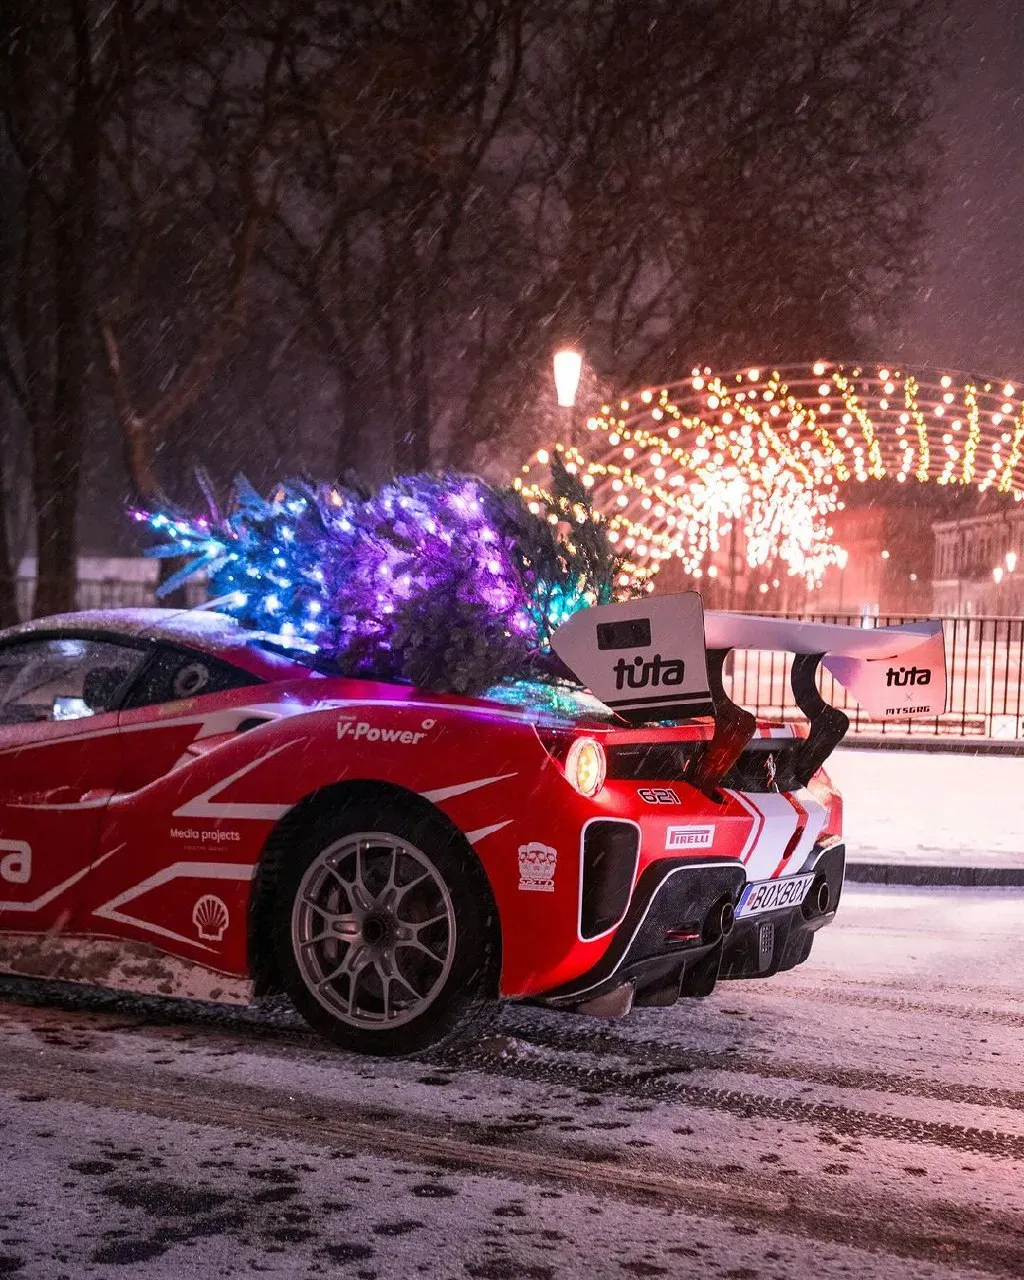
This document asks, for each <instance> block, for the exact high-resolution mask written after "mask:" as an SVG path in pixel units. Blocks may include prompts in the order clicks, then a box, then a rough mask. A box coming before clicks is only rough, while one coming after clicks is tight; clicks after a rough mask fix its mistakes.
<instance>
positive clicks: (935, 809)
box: [825, 748, 1024, 867]
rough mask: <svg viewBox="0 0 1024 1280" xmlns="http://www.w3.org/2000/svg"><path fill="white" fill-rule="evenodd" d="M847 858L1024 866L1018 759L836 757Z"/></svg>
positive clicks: (919, 754) (1023, 795) (1023, 775)
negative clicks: (842, 805) (842, 806)
mask: <svg viewBox="0 0 1024 1280" xmlns="http://www.w3.org/2000/svg"><path fill="white" fill-rule="evenodd" d="M825 767H826V769H827V770H828V772H829V774H830V776H831V777H832V779H833V781H834V782H835V783H836V785H837V786H838V788H839V790H840V791H841V792H842V795H843V803H844V825H845V829H846V843H847V850H848V854H849V857H850V858H851V860H857V859H861V860H867V861H874V860H878V861H882V862H885V861H887V860H890V859H894V860H896V861H921V862H939V863H941V862H962V863H964V864H965V865H969V866H979V867H984V866H1017V867H1024V756H996V755H986V756H977V755H968V754H966V752H955V753H954V752H949V753H945V752H937V751H885V750H879V751H867V750H857V749H852V748H851V749H848V750H844V749H842V748H840V750H838V751H836V752H835V753H834V754H833V755H832V757H831V758H830V759H829V761H828V764H827V765H826V766H825Z"/></svg>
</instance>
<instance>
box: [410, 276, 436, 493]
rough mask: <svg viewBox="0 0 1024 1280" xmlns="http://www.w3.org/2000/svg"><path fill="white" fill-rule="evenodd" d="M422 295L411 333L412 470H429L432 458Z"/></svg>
mask: <svg viewBox="0 0 1024 1280" xmlns="http://www.w3.org/2000/svg"><path fill="white" fill-rule="evenodd" d="M423 302H424V299H423V294H422V291H421V290H419V289H414V290H413V293H412V323H411V325H410V331H409V394H410V396H411V398H412V403H411V404H410V406H409V430H410V432H411V435H412V439H411V440H410V441H409V458H410V461H411V463H412V470H413V471H429V470H430V463H431V456H430V435H431V422H430V368H429V365H428V362H427V339H426V334H425V332H424V327H425V326H424V318H423Z"/></svg>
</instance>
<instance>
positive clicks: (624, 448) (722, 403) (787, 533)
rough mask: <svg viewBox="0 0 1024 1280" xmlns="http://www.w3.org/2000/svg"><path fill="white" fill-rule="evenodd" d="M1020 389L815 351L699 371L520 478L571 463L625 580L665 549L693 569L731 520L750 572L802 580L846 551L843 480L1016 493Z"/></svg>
mask: <svg viewBox="0 0 1024 1280" xmlns="http://www.w3.org/2000/svg"><path fill="white" fill-rule="evenodd" d="M1017 387H1018V384H1016V383H1015V382H1013V381H1005V380H1003V379H999V380H996V379H992V380H990V381H987V382H985V381H981V382H979V381H978V380H976V379H973V378H967V377H965V376H961V375H956V374H953V373H941V374H939V373H935V372H932V371H927V372H926V371H922V372H921V373H919V374H914V373H910V372H908V371H907V370H904V369H900V368H899V367H898V366H892V367H887V366H879V365H875V366H868V365H849V366H848V365H844V364H839V363H832V362H829V361H825V360H818V361H815V362H814V363H813V364H812V365H801V366H785V367H777V368H775V369H765V368H758V367H754V366H743V367H741V368H739V369H734V370H731V371H728V372H726V373H722V374H716V373H714V372H713V371H712V370H711V369H710V368H707V367H703V368H701V367H696V368H694V370H693V373H692V375H691V376H690V377H689V378H687V379H686V380H685V381H682V382H678V383H672V384H670V385H668V386H665V387H662V388H661V389H655V388H652V387H648V388H645V389H643V390H642V391H640V392H638V393H635V394H629V395H626V396H624V397H623V398H622V400H621V402H616V404H617V406H618V405H619V404H625V405H627V406H630V407H629V408H628V409H622V410H620V409H619V408H618V407H616V410H615V411H614V412H613V410H612V408H611V406H610V405H605V406H603V407H602V410H601V413H600V414H599V415H596V416H595V417H593V418H592V419H591V420H590V421H591V423H592V424H593V430H591V431H589V432H588V433H587V437H586V444H585V447H584V449H583V450H581V449H579V448H571V449H570V448H568V447H566V446H563V445H556V446H550V447H549V448H546V449H543V450H541V451H539V452H538V453H537V454H536V455H535V459H536V462H535V463H529V464H527V465H526V466H524V467H523V469H522V474H521V478H520V480H519V481H518V483H519V484H520V485H521V488H522V491H523V494H524V497H526V498H527V500H528V501H531V502H532V501H535V500H537V499H538V495H541V494H543V492H544V484H545V478H544V476H543V475H542V474H541V472H539V471H538V469H537V467H538V465H539V466H541V467H543V466H545V465H546V464H547V462H548V461H549V459H550V458H551V457H552V456H554V455H556V454H561V455H562V456H564V457H565V459H566V460H567V461H571V463H572V465H573V466H574V467H575V468H576V470H577V471H578V472H579V474H580V476H581V477H582V479H583V482H584V483H585V484H587V485H588V490H589V493H590V496H591V499H592V501H593V504H594V506H595V507H596V508H597V509H598V510H601V511H604V512H605V514H606V517H607V525H608V534H609V538H612V539H613V540H615V541H616V544H617V545H619V546H625V547H626V548H627V549H628V550H629V551H630V559H629V561H628V562H627V563H626V564H625V565H624V566H623V574H624V575H625V576H626V578H627V579H628V580H629V581H630V582H632V583H633V584H635V585H647V584H649V583H650V580H651V579H652V578H653V576H654V575H655V574H656V573H657V572H658V570H659V568H660V567H661V565H662V564H663V563H664V562H665V561H666V560H668V559H671V558H676V559H678V560H680V561H682V564H683V567H684V570H685V572H687V573H688V574H690V575H691V576H693V577H697V575H698V572H700V573H701V574H703V573H704V572H705V571H706V570H707V569H708V567H709V564H710V561H711V560H712V559H713V558H714V557H715V556H716V555H721V554H722V553H723V548H724V545H725V538H726V536H727V535H726V533H725V530H726V528H728V527H732V526H733V525H735V526H736V527H737V529H738V531H739V542H740V551H739V554H741V555H742V556H743V557H744V560H745V562H746V564H747V565H748V567H749V568H750V569H751V570H761V569H766V568H768V567H769V566H770V565H772V564H775V563H778V565H779V567H780V568H785V570H786V572H787V574H788V575H790V576H799V577H800V578H802V579H803V580H804V581H805V582H806V583H807V584H808V586H814V585H817V584H818V583H820V581H821V579H822V576H823V574H824V572H825V571H826V570H827V569H828V568H829V566H830V565H838V564H840V563H841V562H842V559H844V558H845V553H844V552H843V549H842V548H841V547H838V546H837V545H836V544H835V540H834V536H833V531H832V529H831V526H830V517H831V515H832V513H833V512H835V511H839V510H842V509H843V505H844V504H843V503H842V501H841V499H840V495H841V494H842V490H843V486H845V485H846V484H848V483H851V482H855V483H858V484H861V485H863V484H866V483H868V482H870V481H874V480H885V479H891V480H895V481H896V482H897V483H898V484H900V485H906V484H907V483H908V482H909V483H913V482H917V483H920V484H923V483H928V482H931V483H936V484H940V485H960V486H968V485H970V486H975V487H977V488H978V489H979V490H980V491H981V492H984V491H985V490H986V489H994V490H995V491H996V492H999V493H1006V494H1013V495H1014V497H1019V498H1024V403H1022V401H1021V399H1020V396H1019V392H1018V389H1017ZM641 547H643V548H645V550H644V551H643V552H641V550H640V548H641ZM841 558H842V559H841ZM719 573H721V570H720V569H719Z"/></svg>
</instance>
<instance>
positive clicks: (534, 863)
mask: <svg viewBox="0 0 1024 1280" xmlns="http://www.w3.org/2000/svg"><path fill="white" fill-rule="evenodd" d="M557 865H558V850H557V849H552V848H551V846H550V845H546V844H539V843H538V842H537V841H536V840H531V841H530V843H529V844H521V845H520V846H519V887H520V889H530V890H534V891H536V892H539V893H554V891H555V868H556V866H557Z"/></svg>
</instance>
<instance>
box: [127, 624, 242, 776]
mask: <svg viewBox="0 0 1024 1280" xmlns="http://www.w3.org/2000/svg"><path fill="white" fill-rule="evenodd" d="M263 687H264V686H263V682H262V681H261V680H260V679H259V678H258V677H256V676H254V675H250V674H249V672H247V671H244V670H242V669H241V668H240V667H235V666H232V664H231V663H229V662H224V661H222V660H221V659H220V658H216V657H214V656H213V655H212V654H207V653H201V652H198V651H197V650H193V649H188V648H184V647H180V646H178V645H173V644H167V643H159V644H157V645H156V647H155V649H154V651H153V654H152V656H151V658H150V660H149V662H148V664H147V666H146V668H145V670H144V671H143V672H142V674H141V675H140V677H139V679H138V680H137V681H136V682H135V684H134V685H133V687H132V688H131V690H130V691H129V693H128V696H127V699H126V701H125V706H124V709H123V710H122V712H121V715H120V718H119V720H118V724H119V725H120V728H121V735H122V741H123V744H124V752H125V772H124V778H123V782H122V787H121V789H122V790H123V791H138V790H139V789H140V788H141V787H145V786H147V785H148V784H149V783H151V782H155V781H156V780H157V779H158V778H162V777H164V775H165V774H167V773H169V772H170V771H171V770H172V769H173V768H175V766H176V765H178V764H181V763H183V762H184V761H185V760H187V759H188V758H189V757H190V756H192V755H196V754H199V753H201V751H202V750H204V749H208V748H209V747H211V746H213V745H214V744H215V743H216V742H218V741H220V740H223V737H225V736H228V737H230V736H231V735H232V734H235V733H237V732H238V730H239V727H243V728H245V727H252V725H254V724H258V723H260V721H261V717H259V716H256V717H255V718H254V717H253V715H252V714H251V712H250V711H249V710H248V709H247V708H248V706H249V704H251V703H253V702H259V700H260V693H261V690H262V689H263Z"/></svg>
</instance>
